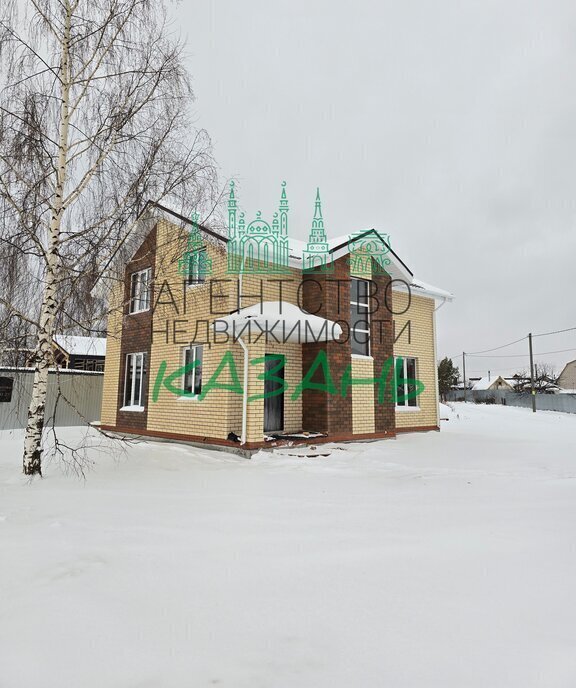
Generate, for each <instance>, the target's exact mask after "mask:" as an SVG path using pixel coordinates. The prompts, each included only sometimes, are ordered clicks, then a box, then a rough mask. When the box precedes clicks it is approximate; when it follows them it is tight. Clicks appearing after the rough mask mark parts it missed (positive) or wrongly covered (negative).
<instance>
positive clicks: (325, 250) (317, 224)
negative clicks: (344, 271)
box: [302, 188, 334, 272]
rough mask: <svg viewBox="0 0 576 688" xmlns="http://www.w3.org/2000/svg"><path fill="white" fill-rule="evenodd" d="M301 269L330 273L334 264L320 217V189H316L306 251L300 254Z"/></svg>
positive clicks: (322, 220) (322, 219)
mask: <svg viewBox="0 0 576 688" xmlns="http://www.w3.org/2000/svg"><path fill="white" fill-rule="evenodd" d="M302 267H303V269H304V270H310V271H314V272H332V271H333V270H334V264H333V263H332V260H331V256H330V246H329V244H328V239H327V238H326V230H325V229H324V218H323V217H322V201H321V200H320V189H319V188H317V189H316V202H315V204H314V218H313V219H312V227H311V228H310V234H309V235H308V243H307V244H306V249H305V250H304V251H303V252H302Z"/></svg>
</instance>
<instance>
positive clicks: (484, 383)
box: [472, 375, 512, 392]
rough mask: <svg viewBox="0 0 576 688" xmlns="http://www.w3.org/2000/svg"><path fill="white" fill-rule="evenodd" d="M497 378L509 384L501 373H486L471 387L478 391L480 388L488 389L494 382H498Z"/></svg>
mask: <svg viewBox="0 0 576 688" xmlns="http://www.w3.org/2000/svg"><path fill="white" fill-rule="evenodd" d="M498 380H502V382H504V383H505V384H507V385H510V383H509V382H508V381H507V380H506V379H505V378H504V377H502V375H490V377H488V375H486V377H482V378H480V380H478V382H476V384H475V385H474V387H472V389H473V390H477V391H479V392H481V391H482V390H486V389H490V387H492V385H493V384H494V383H496V382H498ZM510 386H512V385H510Z"/></svg>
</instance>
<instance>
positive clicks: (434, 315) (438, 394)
mask: <svg viewBox="0 0 576 688" xmlns="http://www.w3.org/2000/svg"><path fill="white" fill-rule="evenodd" d="M445 303H446V298H445V297H443V298H442V303H441V304H440V305H439V306H436V308H435V309H434V310H433V311H432V327H433V328H434V344H433V345H434V384H435V385H436V395H437V403H436V426H437V427H438V428H440V390H439V388H438V354H437V349H438V345H437V341H436V339H437V337H436V311H439V310H440V309H441V308H442V306H443V305H444V304H445Z"/></svg>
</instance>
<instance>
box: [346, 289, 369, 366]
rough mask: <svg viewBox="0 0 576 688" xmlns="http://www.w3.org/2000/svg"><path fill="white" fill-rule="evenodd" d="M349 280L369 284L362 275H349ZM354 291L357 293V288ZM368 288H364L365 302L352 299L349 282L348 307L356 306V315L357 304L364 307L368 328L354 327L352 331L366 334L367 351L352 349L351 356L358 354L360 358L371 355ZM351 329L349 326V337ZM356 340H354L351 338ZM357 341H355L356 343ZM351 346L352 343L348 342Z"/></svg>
mask: <svg viewBox="0 0 576 688" xmlns="http://www.w3.org/2000/svg"><path fill="white" fill-rule="evenodd" d="M350 279H351V280H355V281H356V282H366V284H367V285H369V284H370V280H367V279H363V278H362V277H351V278H350ZM356 292H357V293H358V289H356ZM369 294H370V290H369V289H367V290H366V303H364V302H361V301H352V284H350V308H352V306H355V307H356V315H358V306H362V307H365V308H366V322H367V323H368V329H364V328H361V329H360V328H356V327H354V332H361V333H366V334H367V335H368V352H367V353H365V354H358V353H356V352H355V351H352V356H358V357H360V358H370V357H371V356H372V341H371V340H372V337H371V334H370V295H369ZM353 336H354V334H353V331H352V326H350V337H353ZM353 341H356V340H353ZM358 343H359V342H356V344H358ZM350 346H352V344H350Z"/></svg>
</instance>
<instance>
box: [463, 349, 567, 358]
mask: <svg viewBox="0 0 576 688" xmlns="http://www.w3.org/2000/svg"><path fill="white" fill-rule="evenodd" d="M567 351H576V349H558V350H557V351H541V352H537V353H536V354H534V355H535V356H547V355H548V354H563V353H566V352H567ZM466 356H474V357H475V358H528V354H501V355H500V356H478V355H477V354H468V353H467V354H466Z"/></svg>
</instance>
